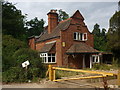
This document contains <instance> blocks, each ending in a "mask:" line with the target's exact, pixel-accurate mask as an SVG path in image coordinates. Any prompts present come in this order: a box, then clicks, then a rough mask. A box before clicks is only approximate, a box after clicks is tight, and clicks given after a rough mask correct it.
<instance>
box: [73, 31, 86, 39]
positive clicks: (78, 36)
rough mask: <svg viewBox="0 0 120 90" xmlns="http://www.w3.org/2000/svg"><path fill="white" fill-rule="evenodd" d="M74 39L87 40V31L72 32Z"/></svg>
mask: <svg viewBox="0 0 120 90" xmlns="http://www.w3.org/2000/svg"><path fill="white" fill-rule="evenodd" d="M74 40H78V41H86V40H87V33H79V32H74Z"/></svg>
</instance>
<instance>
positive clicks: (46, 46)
mask: <svg viewBox="0 0 120 90" xmlns="http://www.w3.org/2000/svg"><path fill="white" fill-rule="evenodd" d="M54 45H55V43H50V44H45V45H44V46H43V47H42V48H41V49H40V51H39V52H40V53H45V52H49V51H50V50H51V49H52V48H53V46H54Z"/></svg>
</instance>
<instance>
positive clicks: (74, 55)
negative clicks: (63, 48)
mask: <svg viewBox="0 0 120 90" xmlns="http://www.w3.org/2000/svg"><path fill="white" fill-rule="evenodd" d="M66 54H67V59H68V60H67V61H68V62H67V65H68V67H72V68H79V69H83V68H92V66H93V63H100V56H99V51H98V50H96V49H94V48H92V47H90V46H88V45H87V44H85V43H79V44H73V45H72V46H71V47H70V48H69V49H68V50H67V52H66Z"/></svg>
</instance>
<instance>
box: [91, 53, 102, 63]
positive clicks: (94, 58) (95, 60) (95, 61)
mask: <svg viewBox="0 0 120 90" xmlns="http://www.w3.org/2000/svg"><path fill="white" fill-rule="evenodd" d="M92 62H93V63H99V62H100V57H99V55H92Z"/></svg>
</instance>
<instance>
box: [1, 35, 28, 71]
mask: <svg viewBox="0 0 120 90" xmlns="http://www.w3.org/2000/svg"><path fill="white" fill-rule="evenodd" d="M26 47H27V45H26V44H25V43H24V42H22V41H20V40H17V39H15V38H13V37H12V36H10V35H3V36H2V70H3V71H6V70H7V69H9V68H10V67H12V66H14V64H15V59H14V57H12V55H13V54H14V52H15V51H17V50H19V49H20V48H26Z"/></svg>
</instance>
